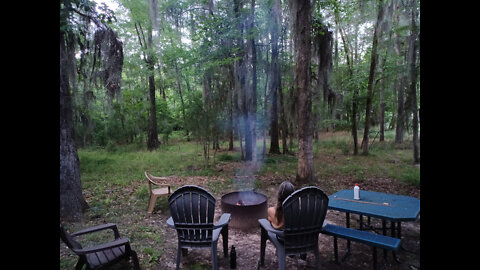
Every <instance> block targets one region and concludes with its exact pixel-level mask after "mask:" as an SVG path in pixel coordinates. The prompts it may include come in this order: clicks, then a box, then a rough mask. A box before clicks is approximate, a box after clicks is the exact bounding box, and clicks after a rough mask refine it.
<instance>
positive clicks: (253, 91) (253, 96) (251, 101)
mask: <svg viewBox="0 0 480 270" xmlns="http://www.w3.org/2000/svg"><path fill="white" fill-rule="evenodd" d="M254 27H255V0H252V2H251V6H250V27H249V28H250V29H249V35H250V40H249V47H250V53H251V58H250V62H251V64H252V72H251V73H250V74H251V77H252V84H251V87H250V91H249V96H248V121H249V127H250V136H251V146H250V147H251V150H250V152H251V154H250V159H248V157H249V156H248V155H247V159H248V160H252V161H254V162H255V161H256V150H257V136H256V122H257V49H256V47H255V36H256V35H255V34H254V31H253V30H254Z"/></svg>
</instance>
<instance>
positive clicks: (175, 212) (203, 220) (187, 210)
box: [167, 185, 230, 269]
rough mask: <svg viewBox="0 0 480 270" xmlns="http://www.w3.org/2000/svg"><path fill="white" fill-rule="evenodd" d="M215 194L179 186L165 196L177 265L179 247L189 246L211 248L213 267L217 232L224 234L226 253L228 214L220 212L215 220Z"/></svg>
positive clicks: (186, 247)
mask: <svg viewBox="0 0 480 270" xmlns="http://www.w3.org/2000/svg"><path fill="white" fill-rule="evenodd" d="M215 201H216V200H215V197H214V196H213V195H212V194H211V193H210V192H208V191H207V190H205V189H203V188H201V187H198V186H192V185H187V186H182V187H180V188H178V189H177V190H175V191H174V192H173V193H172V195H170V197H169V198H168V203H169V207H170V214H171V215H172V216H171V217H170V218H169V219H168V220H167V224H168V225H169V226H170V227H171V228H174V229H175V230H176V231H177V236H178V251H177V266H176V269H179V266H180V258H181V256H182V250H183V252H185V251H186V250H187V249H188V248H191V249H195V248H211V250H212V269H217V244H218V238H219V235H220V234H221V235H222V238H223V254H224V256H225V257H228V222H229V221H230V214H229V213H223V214H222V216H221V217H220V220H219V221H218V222H217V223H216V224H214V223H213V217H214V213H215Z"/></svg>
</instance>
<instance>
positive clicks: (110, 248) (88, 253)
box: [60, 223, 140, 270]
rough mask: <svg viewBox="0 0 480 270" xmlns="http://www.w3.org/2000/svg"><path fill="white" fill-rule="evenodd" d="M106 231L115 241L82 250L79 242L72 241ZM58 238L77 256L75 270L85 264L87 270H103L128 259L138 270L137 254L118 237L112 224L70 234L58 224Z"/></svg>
mask: <svg viewBox="0 0 480 270" xmlns="http://www.w3.org/2000/svg"><path fill="white" fill-rule="evenodd" d="M107 229H111V230H112V231H113V234H114V238H115V239H114V240H113V241H111V242H107V243H102V244H99V245H96V246H92V247H85V248H83V247H82V245H81V244H80V243H79V242H77V241H75V240H74V238H75V237H77V236H79V235H83V234H90V233H94V232H98V231H101V230H107ZM60 238H61V239H62V240H63V242H64V243H65V244H66V245H67V246H68V247H69V248H70V249H71V250H72V251H73V252H74V253H75V254H77V255H78V256H79V259H78V262H77V264H76V266H75V269H76V270H80V269H82V267H83V265H84V264H87V270H93V269H95V270H97V269H104V268H106V267H109V266H111V265H113V264H116V263H118V262H119V261H120V260H122V259H126V260H128V259H129V258H130V257H131V259H132V262H133V265H134V267H135V269H137V270H140V266H139V264H138V257H137V253H136V252H135V251H134V250H133V249H132V248H131V247H130V241H129V239H128V238H124V237H120V233H119V232H118V229H117V225H115V224H113V223H108V224H102V225H98V226H94V227H90V228H86V229H83V230H80V231H77V232H75V233H72V234H70V233H68V232H67V231H66V230H65V228H64V227H63V225H62V224H60Z"/></svg>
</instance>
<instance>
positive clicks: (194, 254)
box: [148, 175, 420, 270]
mask: <svg viewBox="0 0 480 270" xmlns="http://www.w3.org/2000/svg"><path fill="white" fill-rule="evenodd" d="M274 179H275V175H264V176H260V179H259V181H260V182H262V183H270V184H269V185H266V186H265V187H263V188H261V189H259V191H260V192H262V193H263V194H265V195H266V196H267V197H268V201H267V204H268V207H270V206H274V205H275V203H276V202H275V199H276V196H277V194H276V192H277V187H278V185H279V183H280V181H281V180H274ZM199 180H200V181H199ZM184 181H185V180H181V182H184ZM185 182H188V183H190V184H199V185H202V184H205V183H204V181H202V179H194V178H191V179H187V180H186V181H185ZM334 182H335V186H336V188H338V190H340V189H348V188H351V187H352V183H353V182H354V179H346V178H339V179H335V181H334ZM362 188H363V189H366V190H372V191H378V192H387V193H394V194H403V195H408V196H412V197H416V198H420V191H419V189H418V188H415V187H414V186H411V185H405V184H402V183H398V182H397V181H395V180H393V179H377V180H372V181H368V183H363V185H362ZM322 189H323V188H322ZM324 190H325V189H324ZM325 191H326V192H327V194H331V193H329V192H328V191H327V190H325ZM225 193H227V192H223V194H225ZM220 197H221V196H220V195H217V196H216V198H217V203H216V204H217V205H216V210H215V220H218V219H219V218H220V216H221V214H222V211H221V206H220ZM169 217H170V215H169V211H168V209H167V210H160V211H155V212H154V213H153V214H152V216H150V217H149V218H148V219H149V220H151V222H152V223H154V224H156V225H157V226H160V227H162V230H164V231H165V232H169V233H171V234H172V236H173V235H175V231H174V230H172V229H170V228H169V227H168V226H167V225H166V220H167V219H168V218H169ZM326 220H327V222H328V223H331V224H336V225H341V226H345V214H344V213H340V212H338V211H331V210H329V211H328V212H327V216H326ZM358 222H359V217H358V215H351V226H352V227H355V226H356V227H358V226H359V225H358ZM365 222H366V218H364V224H365ZM371 224H372V225H373V226H374V227H375V228H381V220H379V219H378V220H377V219H373V218H372V219H371ZM387 226H389V225H387ZM377 231H379V232H380V230H377ZM222 244H223V239H222V237H220V238H219V243H218V267H219V269H230V261H229V258H224V257H223V251H222V250H223V249H222ZM228 244H229V252H230V250H231V246H232V245H233V246H235V250H236V253H237V268H236V269H239V270H250V269H257V265H258V261H259V258H260V229H259V227H256V228H251V229H250V230H247V231H245V230H240V229H236V228H229V235H228ZM402 246H403V247H404V248H405V249H406V250H401V251H399V252H397V258H398V259H399V261H400V263H396V262H395V261H394V259H393V256H392V253H391V252H388V254H387V260H385V261H384V259H383V252H382V251H381V250H380V249H379V250H378V258H377V264H378V267H379V268H380V267H381V266H382V264H384V263H385V267H386V268H385V269H395V270H400V269H402V270H403V269H409V270H412V269H419V268H420V218H419V219H418V220H417V221H414V222H403V223H402ZM319 249H320V256H321V262H322V269H327V270H328V269H332V270H333V269H352V270H353V269H370V268H371V267H372V263H373V257H372V248H371V247H370V246H367V245H364V244H360V243H356V242H351V249H350V250H351V251H350V255H349V256H348V257H347V259H346V260H345V261H343V262H342V261H341V259H342V257H343V255H344V254H345V249H346V241H345V240H343V239H341V240H338V250H339V260H340V264H336V263H335V259H334V253H333V237H331V236H327V235H323V234H320V235H319ZM275 250H276V249H275V247H274V246H273V245H272V244H271V243H270V242H269V241H267V246H266V251H265V266H264V267H261V268H260V269H269V270H270V269H271V270H274V269H275V270H276V269H278V260H277V257H276V253H275V252H276V251H275ZM164 251H165V253H164V254H163V255H162V257H161V258H160V260H159V262H160V264H159V265H158V267H156V268H154V269H158V270H160V269H175V262H176V261H175V259H176V254H177V253H176V252H177V239H176V237H168V238H166V239H165V250H164ZM286 266H287V269H315V257H314V255H313V253H309V254H307V258H306V260H303V259H301V258H299V257H298V256H296V257H287V259H286ZM210 267H211V252H210V250H209V249H204V250H202V249H196V250H189V251H188V255H187V256H185V257H182V259H181V267H180V269H210Z"/></svg>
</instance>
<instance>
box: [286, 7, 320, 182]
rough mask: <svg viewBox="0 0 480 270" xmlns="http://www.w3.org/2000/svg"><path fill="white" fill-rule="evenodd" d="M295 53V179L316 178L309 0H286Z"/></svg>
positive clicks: (300, 180) (299, 180) (305, 180)
mask: <svg viewBox="0 0 480 270" xmlns="http://www.w3.org/2000/svg"><path fill="white" fill-rule="evenodd" d="M289 7H290V12H291V16H290V17H291V18H292V33H293V41H294V51H295V53H294V55H295V63H296V65H295V81H294V87H295V91H296V93H297V96H298V103H297V121H298V131H297V132H298V167H297V175H296V182H297V183H298V184H302V183H312V182H314V181H315V172H314V167H313V123H312V118H311V117H312V115H311V114H312V92H311V91H310V90H311V89H310V59H311V36H310V35H311V32H312V16H311V6H310V0H299V1H296V0H289Z"/></svg>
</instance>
